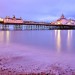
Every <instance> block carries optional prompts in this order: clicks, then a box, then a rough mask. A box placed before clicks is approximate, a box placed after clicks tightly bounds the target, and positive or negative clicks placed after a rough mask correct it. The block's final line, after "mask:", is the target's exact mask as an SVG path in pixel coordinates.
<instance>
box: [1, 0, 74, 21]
mask: <svg viewBox="0 0 75 75" xmlns="http://www.w3.org/2000/svg"><path fill="white" fill-rule="evenodd" d="M61 14H64V15H65V17H67V18H72V19H75V0H0V17H3V18H4V17H5V16H10V17H12V16H13V15H15V16H16V17H22V18H23V19H24V20H32V21H42V22H43V21H45V22H51V21H54V20H56V19H58V18H59V17H60V16H61Z"/></svg>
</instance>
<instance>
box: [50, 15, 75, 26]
mask: <svg viewBox="0 0 75 75" xmlns="http://www.w3.org/2000/svg"><path fill="white" fill-rule="evenodd" d="M51 24H53V25H75V20H72V19H66V18H65V16H64V15H63V14H62V15H61V17H60V18H59V19H57V20H56V21H54V22H51Z"/></svg>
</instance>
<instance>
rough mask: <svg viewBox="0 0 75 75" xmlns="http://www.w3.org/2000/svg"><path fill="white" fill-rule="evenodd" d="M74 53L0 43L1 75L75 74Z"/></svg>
mask: <svg viewBox="0 0 75 75" xmlns="http://www.w3.org/2000/svg"><path fill="white" fill-rule="evenodd" d="M74 62H75V58H74V55H73V54H72V55H71V54H69V55H68V54H63V53H62V54H58V53H54V52H52V51H49V50H40V48H35V47H31V46H30V47H29V46H24V45H19V44H0V75H75V66H74Z"/></svg>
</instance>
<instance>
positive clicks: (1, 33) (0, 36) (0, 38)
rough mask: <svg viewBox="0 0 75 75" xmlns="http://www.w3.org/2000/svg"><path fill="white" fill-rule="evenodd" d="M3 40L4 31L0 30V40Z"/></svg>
mask: <svg viewBox="0 0 75 75" xmlns="http://www.w3.org/2000/svg"><path fill="white" fill-rule="evenodd" d="M3 41H4V31H1V32H0V42H3Z"/></svg>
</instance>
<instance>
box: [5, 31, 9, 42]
mask: <svg viewBox="0 0 75 75" xmlns="http://www.w3.org/2000/svg"><path fill="white" fill-rule="evenodd" d="M9 41H10V32H9V31H6V42H7V43H9Z"/></svg>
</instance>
